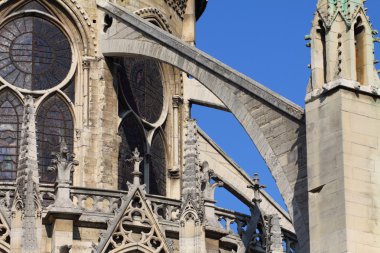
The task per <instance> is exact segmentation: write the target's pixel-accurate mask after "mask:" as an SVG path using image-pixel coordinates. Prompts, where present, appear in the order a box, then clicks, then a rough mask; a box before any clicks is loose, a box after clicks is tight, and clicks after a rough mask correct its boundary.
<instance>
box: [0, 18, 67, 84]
mask: <svg viewBox="0 0 380 253" xmlns="http://www.w3.org/2000/svg"><path fill="white" fill-rule="evenodd" d="M71 61H72V52H71V46H70V43H69V40H68V39H67V37H66V35H65V34H64V33H63V32H62V31H61V30H60V29H59V28H58V27H57V26H56V25H54V24H53V23H51V22H50V21H48V20H46V19H43V18H40V17H34V16H26V17H20V18H16V19H14V20H12V21H10V22H8V23H7V24H5V25H4V26H3V27H2V28H1V29H0V76H1V77H3V78H4V79H5V80H6V81H7V82H9V83H10V84H13V85H15V86H17V87H19V88H24V89H28V90H44V89H49V88H52V87H54V86H56V85H58V84H60V83H61V82H62V81H63V80H64V79H65V78H66V76H67V74H68V73H69V70H70V67H71Z"/></svg>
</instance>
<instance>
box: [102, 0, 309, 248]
mask: <svg viewBox="0 0 380 253" xmlns="http://www.w3.org/2000/svg"><path fill="white" fill-rule="evenodd" d="M98 6H99V7H100V8H101V9H103V10H104V11H105V12H106V13H107V15H111V17H113V18H114V22H113V25H112V26H111V27H110V28H109V29H108V30H107V31H106V33H105V34H103V37H102V38H101V49H102V53H103V54H104V55H105V56H106V57H108V56H109V57H112V56H122V55H139V56H145V57H151V58H154V59H157V60H160V61H163V62H165V63H168V64H171V65H173V66H175V67H176V68H178V69H180V70H182V71H184V72H186V73H188V74H189V75H191V76H193V77H194V78H195V79H197V80H198V81H199V82H201V83H202V84H203V85H204V86H205V87H206V88H208V89H209V90H210V91H211V92H212V93H214V94H215V95H216V96H217V97H218V98H219V99H220V100H221V101H222V102H223V103H224V104H225V105H226V107H227V108H228V109H229V110H230V111H231V112H232V113H233V114H234V116H235V117H236V118H237V119H238V121H239V122H240V123H241V124H242V126H243V127H244V128H245V130H246V131H247V133H248V135H249V136H250V138H251V139H252V141H253V142H254V143H255V145H256V147H257V149H258V151H259V152H260V154H261V156H262V157H263V158H264V160H265V161H266V163H267V165H268V167H269V169H270V171H271V173H272V175H273V177H274V178H275V180H276V183H277V185H278V188H279V190H280V192H281V194H282V196H283V198H284V200H285V203H286V205H287V206H288V209H289V212H290V215H291V217H292V219H293V222H294V223H295V228H296V231H297V235H299V236H300V238H299V239H300V244H301V247H303V246H305V245H304V244H307V238H308V217H307V213H308V211H307V208H308V204H307V198H308V196H307V178H306V176H307V174H306V173H307V171H306V138H305V128H304V126H305V123H304V118H303V117H304V111H303V109H302V108H300V107H298V106H297V105H295V104H293V103H291V102H290V101H288V100H286V99H285V98H283V97H281V96H279V95H277V94H275V93H274V92H272V91H270V90H269V89H267V88H265V87H264V86H262V85H260V84H259V83H257V82H255V81H253V80H251V79H249V78H248V77H245V76H244V75H242V74H240V73H238V72H236V71H234V70H233V69H231V68H229V67H227V66H226V65H224V64H223V63H221V62H219V61H217V60H215V59H213V58H212V57H210V56H208V55H207V54H205V53H203V52H201V51H200V50H197V49H195V48H194V47H191V46H189V45H187V44H186V43H184V42H183V41H181V40H179V39H177V38H175V37H174V36H170V35H169V34H165V33H164V32H163V31H162V30H160V29H158V28H156V27H155V26H153V25H151V24H149V23H148V22H145V21H143V20H141V19H139V18H138V17H135V16H134V15H131V14H129V13H127V12H125V11H123V10H121V9H119V8H118V7H116V6H114V5H112V4H111V3H108V2H105V1H102V2H99V3H98ZM306 247H307V246H306Z"/></svg>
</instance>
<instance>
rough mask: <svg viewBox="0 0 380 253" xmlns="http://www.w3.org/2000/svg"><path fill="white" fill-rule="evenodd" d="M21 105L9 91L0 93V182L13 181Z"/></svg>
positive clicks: (16, 159)
mask: <svg viewBox="0 0 380 253" xmlns="http://www.w3.org/2000/svg"><path fill="white" fill-rule="evenodd" d="M22 114H23V105H22V104H21V102H20V100H19V99H18V97H16V96H15V95H14V94H13V93H12V92H11V91H9V90H3V91H1V92H0V180H15V179H16V171H17V162H18V153H19V141H20V131H21V124H22Z"/></svg>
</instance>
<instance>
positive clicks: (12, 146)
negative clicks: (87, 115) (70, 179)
mask: <svg viewBox="0 0 380 253" xmlns="http://www.w3.org/2000/svg"><path fill="white" fill-rule="evenodd" d="M19 6H21V7H18V11H28V12H26V13H24V14H22V15H19V16H15V17H14V18H12V19H9V21H5V22H4V23H3V24H2V25H0V76H1V77H2V78H3V79H4V80H5V81H7V82H8V83H9V84H10V88H9V91H6V92H0V126H1V127H0V128H1V129H0V168H1V171H2V172H3V171H6V173H0V180H14V179H15V178H16V171H17V156H18V152H19V151H18V150H19V142H20V140H19V139H20V131H21V130H20V128H21V124H22V113H23V105H22V102H21V101H20V100H19V99H18V98H17V97H16V96H15V95H13V93H12V92H11V91H10V90H11V89H15V88H21V90H20V92H21V93H23V94H28V93H32V92H33V93H34V91H38V92H37V93H35V94H39V95H45V96H46V98H44V100H43V101H42V102H41V104H40V106H39V108H37V111H38V112H37V115H36V128H37V144H38V148H37V150H38V162H39V169H40V176H41V182H42V183H53V182H54V181H55V174H54V173H50V172H48V171H47V167H48V166H49V164H50V161H51V153H52V152H54V151H59V144H60V138H64V139H65V141H66V142H67V144H68V147H69V150H70V152H72V151H73V136H74V124H73V117H72V114H71V110H70V108H69V104H68V103H67V102H66V101H65V98H64V97H63V96H60V95H59V92H58V90H59V89H60V90H61V91H62V92H63V93H65V94H66V95H67V97H68V98H69V99H70V100H71V102H74V101H75V78H72V79H71V80H70V81H68V82H67V83H63V82H64V81H65V79H66V78H67V77H68V75H69V73H71V72H70V70H71V68H72V67H73V62H72V61H73V50H72V46H71V42H70V41H69V38H68V37H67V36H66V34H65V33H64V32H63V30H62V29H61V28H60V27H59V24H58V23H56V21H52V20H50V18H49V16H48V15H45V14H43V13H49V11H48V9H47V8H46V7H45V6H43V5H42V4H41V3H39V1H27V2H26V3H24V4H23V5H19ZM36 11H39V13H38V15H37V14H36ZM41 12H42V13H41ZM57 22H58V21H57ZM58 85H60V86H58ZM62 87H63V88H62ZM52 88H54V89H52ZM53 92H54V93H53ZM50 93H53V95H51V94H50ZM35 97H36V98H37V97H38V95H36V96H35ZM5 121H6V122H8V123H6V122H5Z"/></svg>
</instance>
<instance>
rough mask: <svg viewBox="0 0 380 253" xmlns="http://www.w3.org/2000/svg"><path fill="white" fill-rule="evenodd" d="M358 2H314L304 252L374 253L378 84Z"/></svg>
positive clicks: (379, 152)
mask: <svg viewBox="0 0 380 253" xmlns="http://www.w3.org/2000/svg"><path fill="white" fill-rule="evenodd" d="M364 2H365V1H362V0H348V1H347V0H344V1H343V0H342V1H341V0H338V1H330V0H319V1H318V4H317V11H316V13H315V17H314V21H313V28H312V31H311V35H310V36H307V38H308V39H310V40H311V42H310V44H309V45H310V46H311V55H312V62H311V69H312V77H311V80H310V83H309V87H308V94H307V96H306V129H307V162H308V188H309V190H308V191H309V217H310V225H309V227H310V249H311V250H310V252H313V253H317V252H318V253H322V252H331V253H332V252H379V251H380V241H379V236H380V226H379V214H380V206H379V203H378V202H379V197H380V195H379V190H378V189H379V188H380V177H379V175H380V174H379V173H380V167H379V164H378V161H379V158H380V147H379V145H378V139H379V137H380V131H379V127H380V101H379V94H380V93H379V87H380V80H379V76H378V73H377V71H376V69H375V66H374V64H375V59H374V42H375V41H376V40H377V39H376V38H375V37H374V36H375V35H376V34H377V31H375V30H373V28H372V26H371V23H370V20H369V17H368V16H367V15H366V9H365V8H364V6H363V5H364Z"/></svg>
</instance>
